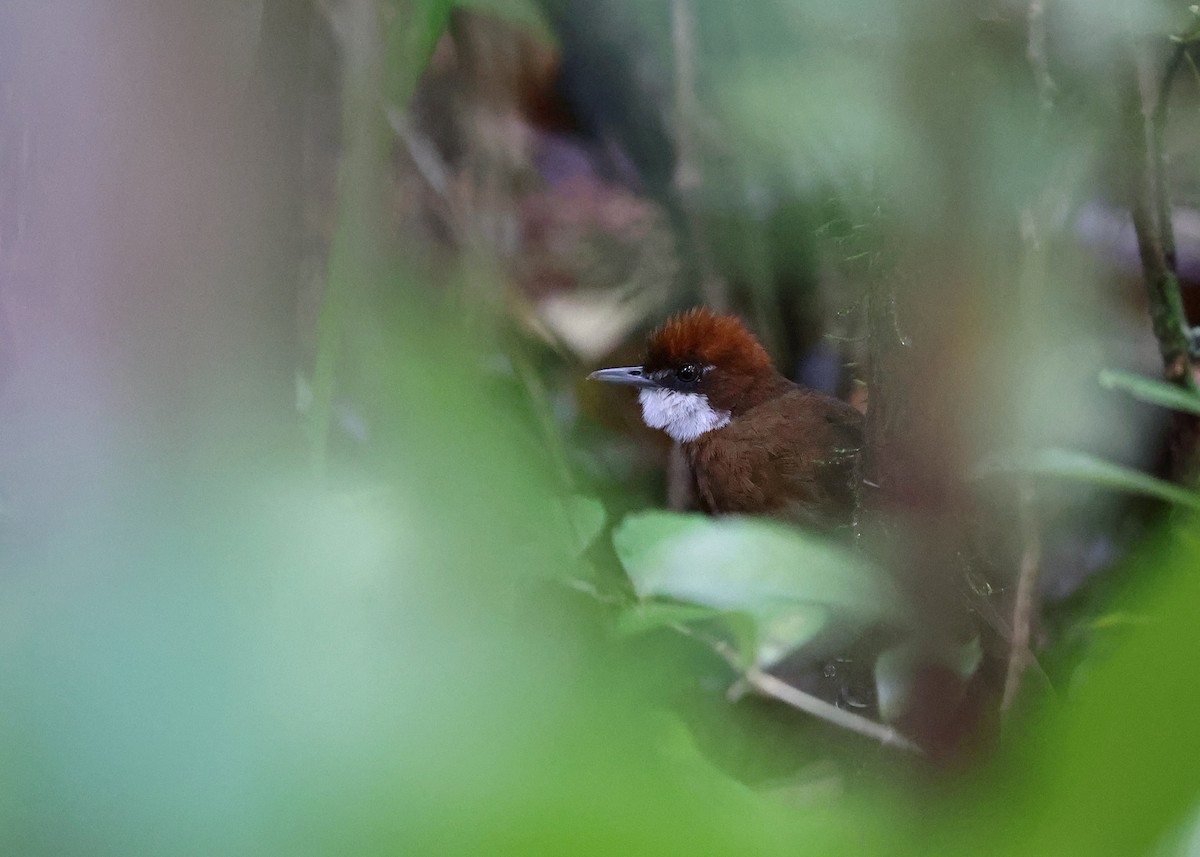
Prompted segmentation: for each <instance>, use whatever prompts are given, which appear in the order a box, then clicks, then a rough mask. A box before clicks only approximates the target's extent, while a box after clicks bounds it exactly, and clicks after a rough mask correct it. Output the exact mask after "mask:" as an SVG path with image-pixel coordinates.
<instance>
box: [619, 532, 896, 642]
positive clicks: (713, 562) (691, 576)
mask: <svg viewBox="0 0 1200 857" xmlns="http://www.w3.org/2000/svg"><path fill="white" fill-rule="evenodd" d="M613 544H614V546H615V548H616V551H617V556H618V557H619V558H620V559H621V562H622V564H623V565H624V566H625V570H626V572H627V573H628V574H629V577H630V579H631V581H632V582H633V586H634V589H635V590H636V591H637V593H638V594H639V595H640V596H641V597H642V598H652V597H664V598H671V599H674V600H677V601H682V602H685V603H688V604H694V605H701V606H704V607H709V608H712V609H713V610H717V611H720V612H723V613H725V612H738V613H742V614H745V615H747V616H749V617H751V618H752V619H753V621H754V623H755V625H756V627H757V631H758V633H757V635H756V637H757V644H756V653H755V660H756V661H757V662H758V663H759V665H763V666H766V665H770V664H771V663H774V662H775V661H777V660H779V659H780V658H781V657H783V656H784V655H786V654H787V653H788V652H790V651H793V650H795V649H796V648H799V647H800V646H802V645H804V644H805V643H808V642H810V641H812V640H813V639H814V638H815V637H816V636H817V635H818V634H819V633H821V632H822V631H824V630H826V629H827V628H833V626H832V624H831V619H833V617H834V615H835V614H836V616H837V618H838V620H839V622H838V625H837V626H836V628H837V630H839V631H844V632H847V633H849V632H851V631H853V630H854V629H856V628H857V627H859V626H860V625H861V624H863V623H866V622H872V621H881V620H882V621H893V622H896V623H902V622H903V620H904V617H903V614H902V612H901V610H900V600H899V598H898V597H897V596H896V593H895V592H894V590H893V589H892V587H891V586H890V584H889V582H888V581H887V580H886V578H884V577H883V576H882V575H881V573H880V572H879V571H878V570H877V569H875V568H874V567H872V566H870V565H869V564H867V563H866V562H865V561H864V560H863V559H862V558H861V557H859V556H858V555H856V554H853V553H851V552H850V551H848V550H846V549H844V548H842V547H840V546H838V545H836V544H833V543H830V542H827V541H825V540H823V539H820V538H817V537H815V536H811V535H808V534H805V533H802V532H800V531H799V530H795V529H792V528H790V527H786V526H784V525H782V524H778V523H775V522H771V521H765V520H761V519H755V518H740V517H727V518H707V517H704V516H702V515H680V514H675V513H670V512H643V513H640V514H635V515H630V516H628V517H627V518H625V520H624V521H622V522H621V524H620V526H619V527H618V528H617V529H616V531H615V532H614V533H613Z"/></svg>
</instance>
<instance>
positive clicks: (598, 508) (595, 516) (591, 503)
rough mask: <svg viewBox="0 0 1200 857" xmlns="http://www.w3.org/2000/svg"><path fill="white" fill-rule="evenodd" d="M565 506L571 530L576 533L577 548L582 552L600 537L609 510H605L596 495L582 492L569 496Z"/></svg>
mask: <svg viewBox="0 0 1200 857" xmlns="http://www.w3.org/2000/svg"><path fill="white" fill-rule="evenodd" d="M565 508H566V513H567V518H568V519H569V520H570V523H571V531H572V532H573V533H574V534H575V548H576V550H577V551H578V552H579V553H581V554H582V553H584V552H585V551H586V550H587V549H588V548H590V547H591V546H592V543H593V542H595V541H596V539H597V538H599V536H600V533H602V532H604V525H605V524H606V523H607V522H608V512H606V511H605V509H604V504H603V503H601V502H600V501H599V500H597V499H596V498H595V497H586V496H584V495H582V494H576V495H574V496H573V497H570V498H568V499H567V502H566V507H565Z"/></svg>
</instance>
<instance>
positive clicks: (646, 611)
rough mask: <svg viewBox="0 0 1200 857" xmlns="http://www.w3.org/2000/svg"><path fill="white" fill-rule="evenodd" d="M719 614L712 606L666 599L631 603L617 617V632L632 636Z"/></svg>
mask: <svg viewBox="0 0 1200 857" xmlns="http://www.w3.org/2000/svg"><path fill="white" fill-rule="evenodd" d="M720 615H721V612H720V611H719V610H714V609H713V608H712V607H703V606H698V605H695V604H673V603H670V602H666V601H644V602H641V603H639V604H635V605H633V606H632V607H630V608H629V609H628V610H626V611H624V612H623V613H621V615H619V616H618V617H617V633H618V634H621V635H623V636H633V635H635V634H644V633H646V632H648V631H657V630H658V629H659V628H669V627H670V626H672V625H686V624H688V623H689V622H701V621H704V620H705V619H713V618H715V617H717V616H720Z"/></svg>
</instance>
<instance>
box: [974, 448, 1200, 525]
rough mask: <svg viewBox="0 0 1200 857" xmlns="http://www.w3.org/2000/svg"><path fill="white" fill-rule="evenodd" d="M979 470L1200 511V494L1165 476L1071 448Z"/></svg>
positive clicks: (1008, 461) (997, 463) (983, 472)
mask: <svg viewBox="0 0 1200 857" xmlns="http://www.w3.org/2000/svg"><path fill="white" fill-rule="evenodd" d="M978 473H979V474H981V475H986V474H988V473H1032V474H1035V475H1039V476H1057V477H1059V478H1062V479H1072V480H1075V481H1078V482H1086V483H1089V484H1091V485H1098V486H1100V487H1102V488H1112V489H1114V490H1116V491H1125V492H1127V493H1130V494H1140V495H1143V496H1146V497H1156V498H1158V499H1159V500H1163V501H1165V502H1167V503H1174V504H1175V505H1178V506H1184V507H1186V508H1188V509H1194V510H1197V511H1200V493H1197V492H1195V491H1189V490H1187V489H1186V488H1180V487H1179V486H1178V485H1173V484H1171V483H1170V482H1166V481H1165V480H1162V479H1156V478H1155V477H1153V476H1149V475H1148V474H1145V473H1143V472H1141V471H1140V470H1134V469H1133V468H1132V467H1125V466H1124V465H1121V464H1114V463H1113V462H1111V461H1105V460H1104V459H1103V458H1099V457H1097V456H1095V455H1091V454H1090V453H1086V452H1079V451H1077V450H1071V449H1043V450H1041V451H1039V452H1036V453H1034V454H1033V455H1031V456H1028V457H1024V458H1011V459H1005V460H996V461H991V462H988V463H987V464H986V465H985V466H982V467H980V468H979V469H978Z"/></svg>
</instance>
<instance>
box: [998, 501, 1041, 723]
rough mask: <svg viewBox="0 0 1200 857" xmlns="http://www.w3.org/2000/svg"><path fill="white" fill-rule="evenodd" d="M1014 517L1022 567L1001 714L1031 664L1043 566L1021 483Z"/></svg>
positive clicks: (1031, 504) (1030, 505) (1031, 512)
mask: <svg viewBox="0 0 1200 857" xmlns="http://www.w3.org/2000/svg"><path fill="white" fill-rule="evenodd" d="M1018 490H1019V496H1018V498H1017V515H1018V518H1019V521H1020V524H1019V526H1020V531H1021V541H1022V544H1023V549H1022V553H1021V567H1020V571H1019V572H1018V575H1017V598H1016V604H1015V605H1014V606H1013V627H1012V642H1011V646H1010V649H1009V655H1008V673H1007V675H1006V676H1005V678H1004V698H1003V701H1002V702H1001V703H1000V710H1001V711H1008V710H1010V709H1011V708H1012V705H1013V702H1014V701H1015V700H1016V698H1017V691H1018V690H1019V689H1020V686H1021V675H1022V674H1023V673H1024V672H1025V669H1026V667H1028V666H1029V665H1030V664H1032V663H1034V659H1033V652H1032V650H1031V649H1030V640H1031V639H1032V636H1033V621H1034V614H1035V613H1036V611H1037V601H1036V597H1035V595H1036V592H1037V578H1038V568H1039V567H1040V566H1041V562H1042V541H1041V536H1040V534H1039V532H1038V526H1037V516H1036V501H1035V495H1034V492H1033V486H1032V484H1031V483H1030V482H1029V481H1028V480H1022V483H1021V486H1020V488H1019V489H1018Z"/></svg>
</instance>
